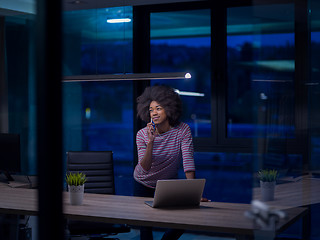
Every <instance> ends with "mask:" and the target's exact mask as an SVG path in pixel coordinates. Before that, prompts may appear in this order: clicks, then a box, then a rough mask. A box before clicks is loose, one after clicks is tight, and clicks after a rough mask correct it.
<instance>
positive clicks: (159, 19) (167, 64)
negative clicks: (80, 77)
mask: <svg viewBox="0 0 320 240" xmlns="http://www.w3.org/2000/svg"><path fill="white" fill-rule="evenodd" d="M210 19H211V15H210V10H208V9H203V10H191V11H177V12H161V13H152V14H151V17H150V21H151V29H150V34H151V42H150V44H151V72H190V73H191V75H192V78H191V79H184V80H153V81H152V83H151V84H152V85H153V84H166V85H170V86H171V87H174V88H176V89H177V90H179V91H183V92H184V94H182V93H181V98H182V101H183V105H184V108H183V116H182V121H184V122H186V123H188V124H189V125H190V127H191V130H192V134H193V136H194V137H210V136H211V102H210V99H211V66H210V64H211V57H210V49H211V37H210V34H211V30H210V29H211V26H210V24H211V23H210V21H211V20H210ZM193 93H200V94H201V95H202V96H191V95H192V94H193Z"/></svg>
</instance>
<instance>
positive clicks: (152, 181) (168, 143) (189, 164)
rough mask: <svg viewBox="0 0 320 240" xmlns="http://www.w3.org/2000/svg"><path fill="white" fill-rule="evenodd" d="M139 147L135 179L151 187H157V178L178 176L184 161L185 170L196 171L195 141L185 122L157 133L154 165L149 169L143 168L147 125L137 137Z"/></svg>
mask: <svg viewBox="0 0 320 240" xmlns="http://www.w3.org/2000/svg"><path fill="white" fill-rule="evenodd" d="M136 142H137V148H138V164H137V166H136V167H135V169H134V174H133V175H134V179H135V180H136V181H137V182H139V183H141V184H143V185H145V186H147V187H151V188H155V186H156V182H157V180H160V179H172V178H177V176H178V170H179V167H180V164H181V160H183V161H182V163H183V170H184V172H188V171H195V165H194V159H193V142H192V135H191V130H190V127H189V126H188V125H187V124H185V123H182V122H181V123H180V124H179V125H178V126H176V127H174V128H171V129H170V130H169V131H167V132H165V133H162V134H160V135H156V137H155V139H154V142H153V150H152V165H151V168H150V170H149V171H146V170H144V169H143V168H142V166H141V164H140V161H141V160H142V159H143V157H144V155H145V152H146V148H147V143H148V133H147V127H145V128H143V129H141V130H139V131H138V133H137V137H136Z"/></svg>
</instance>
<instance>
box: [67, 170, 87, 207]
mask: <svg viewBox="0 0 320 240" xmlns="http://www.w3.org/2000/svg"><path fill="white" fill-rule="evenodd" d="M86 181H87V177H86V175H85V174H84V173H81V172H69V173H67V174H66V182H67V184H68V190H69V197H70V203H71V204H72V205H81V204H82V201H83V193H84V183H85V182H86Z"/></svg>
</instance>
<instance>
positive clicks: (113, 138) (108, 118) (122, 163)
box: [63, 81, 134, 195]
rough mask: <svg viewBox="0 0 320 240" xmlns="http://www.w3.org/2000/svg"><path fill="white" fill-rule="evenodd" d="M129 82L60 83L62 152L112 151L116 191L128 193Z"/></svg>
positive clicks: (130, 156) (130, 148)
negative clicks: (61, 86) (61, 95)
mask: <svg viewBox="0 0 320 240" xmlns="http://www.w3.org/2000/svg"><path fill="white" fill-rule="evenodd" d="M132 91H133V90H132V82H131V81H126V82H125V83H123V82H91V83H64V84H63V132H64V150H65V151H64V152H67V151H109V150H111V151H113V158H114V171H115V185H116V193H117V194H120V195H131V194H132V193H131V190H132V188H131V187H130V184H131V182H132V171H133V146H134V143H133V137H132V136H133V112H132V109H133V102H132V98H133V96H132Z"/></svg>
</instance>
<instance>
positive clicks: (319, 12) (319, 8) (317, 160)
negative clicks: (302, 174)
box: [308, 0, 320, 170]
mask: <svg viewBox="0 0 320 240" xmlns="http://www.w3.org/2000/svg"><path fill="white" fill-rule="evenodd" d="M310 9H311V10H310V16H311V17H310V20H311V22H310V25H311V47H310V48H311V51H310V53H311V56H310V57H311V61H310V64H311V79H310V84H309V85H308V91H309V92H308V93H309V94H308V96H309V99H308V107H309V109H308V113H309V116H308V117H309V118H308V120H309V128H310V138H311V140H310V168H311V169H312V170H319V169H320V132H319V129H320V111H319V102H320V62H319V56H320V25H319V22H320V21H319V20H320V5H319V1H316V0H311V1H310Z"/></svg>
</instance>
